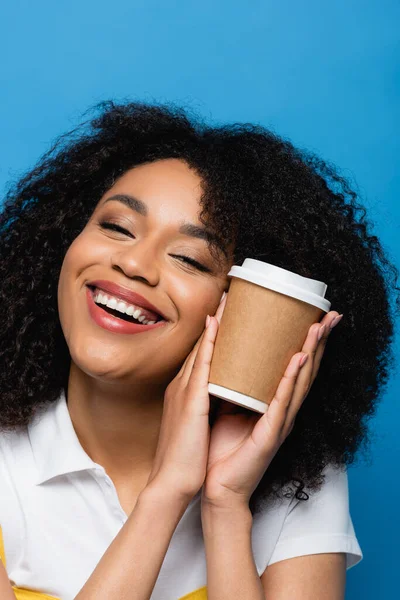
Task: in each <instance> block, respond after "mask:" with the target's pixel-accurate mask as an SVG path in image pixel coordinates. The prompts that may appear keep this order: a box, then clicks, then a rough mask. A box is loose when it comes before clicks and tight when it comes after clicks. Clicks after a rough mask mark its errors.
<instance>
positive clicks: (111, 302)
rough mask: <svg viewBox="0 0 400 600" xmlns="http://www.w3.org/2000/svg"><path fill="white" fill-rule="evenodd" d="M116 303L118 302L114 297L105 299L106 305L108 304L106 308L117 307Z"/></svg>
mask: <svg viewBox="0 0 400 600" xmlns="http://www.w3.org/2000/svg"><path fill="white" fill-rule="evenodd" d="M117 304H118V302H117V301H116V299H115V298H109V300H108V301H107V305H106V306H108V308H113V309H115V308H117Z"/></svg>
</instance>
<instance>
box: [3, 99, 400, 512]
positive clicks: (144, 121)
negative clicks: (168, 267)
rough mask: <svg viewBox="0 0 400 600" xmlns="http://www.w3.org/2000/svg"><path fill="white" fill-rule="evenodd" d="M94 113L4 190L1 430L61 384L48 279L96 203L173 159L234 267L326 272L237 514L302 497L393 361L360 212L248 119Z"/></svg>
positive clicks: (332, 181) (312, 166) (327, 174)
mask: <svg viewBox="0 0 400 600" xmlns="http://www.w3.org/2000/svg"><path fill="white" fill-rule="evenodd" d="M94 111H95V113H94V114H93V115H91V116H89V118H88V119H87V120H86V121H85V122H84V123H83V124H82V125H80V126H79V127H77V128H76V129H74V130H73V131H72V132H70V133H68V134H65V135H62V136H60V137H59V138H58V139H57V140H56V142H55V143H54V145H53V146H52V147H51V148H50V150H49V151H48V152H46V153H45V154H44V156H43V157H42V158H41V159H40V161H39V162H38V164H37V166H35V167H34V168H33V169H32V170H31V171H30V172H28V173H27V174H25V175H24V176H22V177H21V178H20V179H19V181H17V182H16V183H14V184H12V185H11V186H10V187H9V191H8V193H7V195H6V198H5V202H4V206H3V209H2V213H1V215H0V257H1V260H0V281H1V284H0V299H1V306H2V308H3V318H2V321H3V326H2V336H1V346H0V356H1V369H0V381H1V383H0V426H1V428H2V429H3V430H16V429H18V428H21V427H25V426H26V425H27V423H28V422H29V420H30V419H31V417H32V415H33V413H34V410H35V409H36V408H37V407H38V406H39V404H47V403H50V402H54V401H55V400H56V399H57V398H58V397H59V395H60V392H61V390H62V389H63V388H64V389H66V386H67V381H68V372H69V367H70V355H69V351H68V347H67V345H66V342H65V339H64V336H63V333H62V330H61V326H60V322H59V317H58V308H57V285H58V277H59V273H60V269H61V264H62V261H63V258H64V255H65V253H66V251H67V249H68V247H69V245H70V244H71V242H72V241H73V240H74V238H75V237H76V236H77V235H78V234H79V233H80V231H81V230H82V229H83V228H84V226H85V224H86V222H87V220H88V219H89V217H90V215H91V213H92V211H93V210H94V207H95V206H96V204H97V203H98V201H99V199H100V198H101V196H102V195H103V194H104V193H105V191H106V190H107V189H109V188H110V187H111V186H112V185H113V183H114V182H115V180H116V178H118V177H119V176H120V175H122V174H123V173H124V172H125V171H127V170H128V169H130V168H132V167H134V166H135V165H138V164H141V163H144V162H149V161H155V160H159V159H163V158H173V157H174V158H179V159H182V160H184V161H186V163H187V164H188V165H189V166H191V167H192V168H194V169H196V171H197V172H198V173H199V175H200V177H201V178H202V180H203V183H204V194H203V197H202V200H201V206H202V213H201V220H202V221H203V223H205V224H207V225H208V226H210V227H211V228H212V229H214V231H216V232H218V234H219V236H220V238H221V239H222V241H223V242H225V243H226V244H227V245H228V244H230V243H231V242H232V241H234V242H235V255H234V261H235V264H241V263H242V261H243V260H244V258H245V257H247V256H251V257H253V258H257V259H261V260H265V261H267V262H270V263H273V264H275V265H278V266H280V267H283V268H285V269H289V270H291V271H295V272H296V273H299V274H300V275H303V276H305V277H311V278H314V279H319V280H322V281H326V282H327V283H328V292H329V294H328V298H329V300H330V301H331V303H332V309H335V310H337V311H339V312H340V313H343V314H344V319H343V321H342V323H341V324H340V326H339V327H338V328H337V329H334V330H333V331H332V333H331V334H330V337H329V340H328V343H327V346H326V350H325V354H324V357H323V360H322V363H321V366H320V370H319V373H318V376H317V378H316V380H315V382H314V384H313V385H312V388H311V390H310V391H309V393H308V396H307V398H306V400H305V401H304V404H303V406H302V408H301V410H300V412H299V413H298V416H297V418H296V425H295V427H294V429H293V431H292V433H291V434H290V436H288V438H287V439H286V440H285V442H284V444H283V445H282V446H281V447H280V449H279V451H278V453H277V454H276V456H275V457H274V459H273V461H272V463H271V464H270V466H269V467H268V469H267V471H266V472H265V475H264V477H263V478H262V480H261V481H260V483H259V485H258V487H257V489H256V490H255V492H254V494H253V496H252V497H251V500H250V509H251V512H252V513H253V514H254V512H257V511H258V509H259V507H260V506H261V504H263V502H264V501H266V500H267V499H271V498H277V497H279V496H280V495H281V494H283V495H286V496H287V495H288V494H293V493H294V494H295V495H296V498H298V499H305V500H307V499H308V497H309V496H308V494H307V493H306V492H304V491H303V489H304V488H305V487H307V488H308V489H309V490H317V489H319V487H320V485H321V484H322V482H323V474H322V471H323V469H324V468H325V466H327V465H328V464H333V465H338V466H340V465H349V464H350V463H352V462H353V461H354V457H355V454H356V451H357V450H358V449H359V448H360V446H361V442H366V441H368V431H367V421H368V418H370V417H371V416H372V415H373V413H374V411H375V407H376V403H377V400H378V399H379V397H380V396H381V395H382V391H383V388H384V386H385V385H386V383H387V380H388V375H389V369H390V367H391V366H393V355H392V352H391V347H392V344H391V343H392V341H393V336H394V329H395V316H396V314H397V312H398V309H399V304H400V298H399V295H398V292H399V288H398V287H397V286H396V284H397V278H398V270H397V269H396V267H395V266H394V264H392V263H391V262H390V260H389V259H388V257H387V256H386V254H385V251H384V249H383V247H382V245H381V243H380V241H379V240H378V238H377V237H376V236H375V235H372V233H371V232H370V223H369V222H368V221H366V219H365V215H366V210H365V208H364V207H363V206H362V205H361V204H360V203H359V200H358V198H357V194H356V193H355V192H354V191H353V190H352V189H351V187H350V185H349V183H348V182H347V181H346V180H345V179H343V178H342V177H341V176H340V175H339V174H338V172H337V170H335V168H334V167H333V166H331V165H328V164H327V163H326V162H324V161H323V160H321V159H319V158H318V157H316V156H315V155H313V154H311V153H308V152H305V151H300V150H298V149H296V148H294V147H293V145H292V144H291V143H290V142H289V141H286V140H283V139H282V138H280V137H278V136H277V135H276V134H274V133H272V132H271V131H269V130H267V129H265V128H263V127H261V126H258V125H251V124H229V125H224V126H218V127H211V126H210V125H207V124H205V123H204V122H203V121H202V120H201V118H199V117H196V116H193V115H192V114H189V111H188V110H184V109H182V108H180V107H176V106H174V105H148V104H145V103H139V102H123V103H115V102H112V101H108V102H102V103H100V104H99V105H97V106H95V107H94ZM392 300H393V302H392ZM290 484H292V485H293V487H291V485H290ZM293 488H294V489H293Z"/></svg>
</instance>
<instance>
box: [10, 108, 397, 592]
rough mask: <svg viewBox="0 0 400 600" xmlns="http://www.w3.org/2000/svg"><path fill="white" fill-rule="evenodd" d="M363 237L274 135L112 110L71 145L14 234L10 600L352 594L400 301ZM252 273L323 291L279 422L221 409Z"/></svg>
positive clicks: (274, 408) (25, 187)
mask: <svg viewBox="0 0 400 600" xmlns="http://www.w3.org/2000/svg"><path fill="white" fill-rule="evenodd" d="M359 211H361V213H362V214H361V217H360V219H359V220H358V219H357V217H358V216H359ZM367 225H368V224H367V223H366V221H365V220H364V209H363V208H362V207H361V206H360V205H359V204H357V203H356V194H355V193H354V192H353V191H352V190H351V189H350V188H349V186H348V184H347V183H346V181H345V180H343V179H342V178H341V177H340V176H339V175H338V174H337V173H336V172H335V171H334V169H333V168H331V167H329V166H327V165H326V164H325V163H324V162H323V161H321V160H319V159H317V158H316V157H315V156H313V155H310V154H306V153H304V152H300V151H298V150H296V149H295V148H294V147H293V146H292V145H291V144H290V143H289V142H287V141H284V140H282V139H280V138H279V137H277V136H275V135H273V134H271V133H270V132H268V131H267V130H265V129H263V128H262V127H257V126H251V125H231V126H224V127H217V128H213V127H209V126H206V125H204V124H202V123H200V122H198V121H196V120H195V119H194V118H189V116H188V114H187V113H185V112H184V111H183V110H180V109H177V108H174V107H166V106H147V105H144V104H139V103H128V104H120V105H117V104H114V103H112V102H109V103H104V104H103V105H101V106H100V113H99V114H98V115H97V116H95V118H93V119H92V120H91V121H89V122H87V123H85V124H84V125H83V126H82V127H81V128H78V129H77V130H75V131H74V132H72V133H71V134H70V136H69V137H68V136H62V137H61V138H60V139H59V140H58V142H57V143H56V144H55V145H54V147H53V148H52V149H51V150H50V151H49V152H48V153H47V154H46V155H45V156H44V157H43V158H42V160H41V162H39V164H38V165H37V166H36V167H35V168H34V169H33V170H32V171H31V172H30V173H28V174H27V175H26V176H25V177H23V178H22V179H21V180H20V181H19V182H17V184H16V185H15V186H14V188H13V189H11V190H10V192H9V193H8V196H7V198H6V201H5V204H4V207H3V213H2V216H1V221H0V226H1V238H0V248H1V259H2V260H1V264H0V269H1V278H0V279H1V282H2V284H1V299H2V306H3V311H4V315H5V318H4V328H3V335H2V347H1V357H2V369H1V378H2V380H1V386H0V389H1V400H0V402H1V410H0V414H1V423H2V432H3V433H2V434H1V437H0V442H1V443H0V452H1V460H0V468H1V478H0V481H1V484H0V485H1V490H0V525H1V527H2V533H3V540H4V547H3V550H2V558H3V563H4V566H2V565H0V569H1V570H0V591H1V597H2V598H14V597H15V596H16V597H17V598H19V599H20V598H62V599H63V600H70V599H72V598H76V599H77V600H89V599H90V600H92V599H94V598H96V600H102V599H105V598H107V599H109V598H132V599H133V598H134V599H135V600H139V599H140V600H142V599H143V600H144V599H148V598H150V597H151V599H152V600H161V599H162V600H169V599H171V600H178V598H183V597H185V599H186V600H189V599H191V600H195V599H196V600H199V599H205V598H207V597H208V598H209V600H216V599H217V598H218V600H222V599H223V598H229V599H231V598H240V599H241V600H247V599H250V598H251V600H261V599H264V598H268V600H277V599H280V598H287V597H288V596H289V595H293V592H294V591H295V595H296V598H297V599H301V598H308V597H310V595H313V597H314V598H320V597H321V598H322V597H323V598H332V599H337V598H342V597H343V594H344V587H345V571H346V568H350V567H351V566H353V565H354V564H356V563H357V562H359V560H361V558H362V553H361V550H360V547H359V545H358V541H357V539H356V537H355V533H354V529H353V525H352V521H351V518H350V514H349V506H348V488H347V472H346V465H348V464H350V463H351V462H352V461H353V459H354V456H355V453H356V450H358V449H359V447H360V444H361V442H362V441H364V440H366V439H367V431H366V418H367V417H369V416H370V415H371V414H372V412H373V410H374V407H375V405H376V402H377V400H378V398H379V396H380V394H381V392H382V389H383V386H384V384H385V382H386V380H387V378H388V374H389V364H390V358H391V355H390V349H391V346H390V343H391V340H392V335H393V328H394V317H393V311H392V306H391V304H390V300H391V297H392V294H393V297H394V296H395V294H396V293H397V291H398V288H397V287H396V277H397V271H396V269H395V267H394V266H393V265H391V264H390V262H389V260H388V259H387V257H385V255H384V252H383V250H382V247H381V245H380V243H379V241H378V239H377V238H376V237H375V236H373V235H371V234H370V233H369V231H368V226H367ZM245 257H253V258H258V259H261V260H266V261H267V262H270V263H273V264H276V265H278V266H281V267H283V268H287V269H289V270H292V271H295V272H297V273H300V274H301V275H304V276H306V277H312V278H315V279H320V280H323V281H326V282H327V283H328V289H329V300H330V301H331V302H332V308H333V309H334V310H332V311H330V312H329V313H328V314H326V315H324V317H323V319H322V320H321V322H320V323H314V324H313V325H312V326H311V327H310V330H309V333H308V336H307V339H306V341H305V343H304V346H303V348H302V352H299V353H296V354H295V355H294V356H293V358H292V359H291V361H290V363H289V365H288V367H287V369H286V372H285V375H284V377H283V378H282V381H281V383H280V384H279V387H278V389H277V392H276V395H275V398H274V400H273V401H272V403H271V405H270V407H269V409H268V411H267V413H266V414H265V415H260V414H258V413H255V412H253V411H250V410H247V409H244V408H239V407H237V406H235V405H233V404H230V403H228V402H223V401H221V400H218V399H216V398H213V397H211V399H210V397H209V395H208V393H207V381H208V373H209V364H210V359H211V356H212V352H213V344H214V341H215V338H216V335H217V330H218V325H219V322H220V318H221V316H222V313H223V309H224V306H225V303H226V297H223V293H224V292H225V293H226V292H228V289H229V278H228V276H227V274H228V271H229V269H230V267H231V265H233V264H241V262H242V261H243V259H244V258H245ZM395 300H396V302H398V297H397V296H396V299H395ZM342 316H344V318H343V322H342V323H341V324H340V326H339V327H338V328H337V329H334V327H335V326H336V325H337V324H338V323H339V321H340V320H341V318H342ZM305 489H307V490H308V491H307V492H306V491H305ZM11 585H12V586H13V587H11Z"/></svg>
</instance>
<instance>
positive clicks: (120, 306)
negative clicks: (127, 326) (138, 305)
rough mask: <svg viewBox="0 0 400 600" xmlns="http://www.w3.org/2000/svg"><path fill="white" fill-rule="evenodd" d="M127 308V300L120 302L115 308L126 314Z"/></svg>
mask: <svg viewBox="0 0 400 600" xmlns="http://www.w3.org/2000/svg"><path fill="white" fill-rule="evenodd" d="M127 308H128V306H127V305H126V304H125V302H118V304H117V306H116V307H115V310H119V312H122V313H124V314H125V313H126V309H127Z"/></svg>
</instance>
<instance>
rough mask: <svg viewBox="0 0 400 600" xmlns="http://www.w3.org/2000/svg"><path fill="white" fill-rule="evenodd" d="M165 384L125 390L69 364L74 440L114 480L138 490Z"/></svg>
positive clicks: (147, 468)
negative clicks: (77, 440)
mask: <svg viewBox="0 0 400 600" xmlns="http://www.w3.org/2000/svg"><path fill="white" fill-rule="evenodd" d="M164 393H165V386H159V387H158V388H157V387H151V386H149V384H146V385H144V384H142V385H140V384H137V385H134V386H132V384H131V385H129V386H127V385H126V384H125V385H123V384H120V383H108V382H104V381H100V380H99V379H95V378H93V377H89V376H88V375H87V374H86V373H84V372H83V371H81V370H80V369H79V368H78V367H77V366H76V365H75V363H74V362H71V369H70V374H69V380H68V391H67V394H66V396H67V403H68V410H69V413H70V415H71V420H72V423H73V426H74V429H75V431H76V434H77V436H78V439H79V441H80V443H81V445H82V447H83V449H84V450H85V451H86V453H87V454H88V455H89V456H90V458H91V459H92V460H94V461H95V462H96V463H98V464H100V465H101V466H103V467H104V469H105V470H106V471H107V473H108V475H109V476H110V477H111V478H112V479H113V480H114V481H118V480H119V481H125V482H126V483H128V482H129V481H131V482H133V485H134V486H136V487H144V485H145V484H146V482H147V478H148V475H149V473H150V471H151V467H152V462H153V458H154V455H155V452H156V448H157V443H158V436H159V431H160V424H161V418H162V411H163V403H164Z"/></svg>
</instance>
